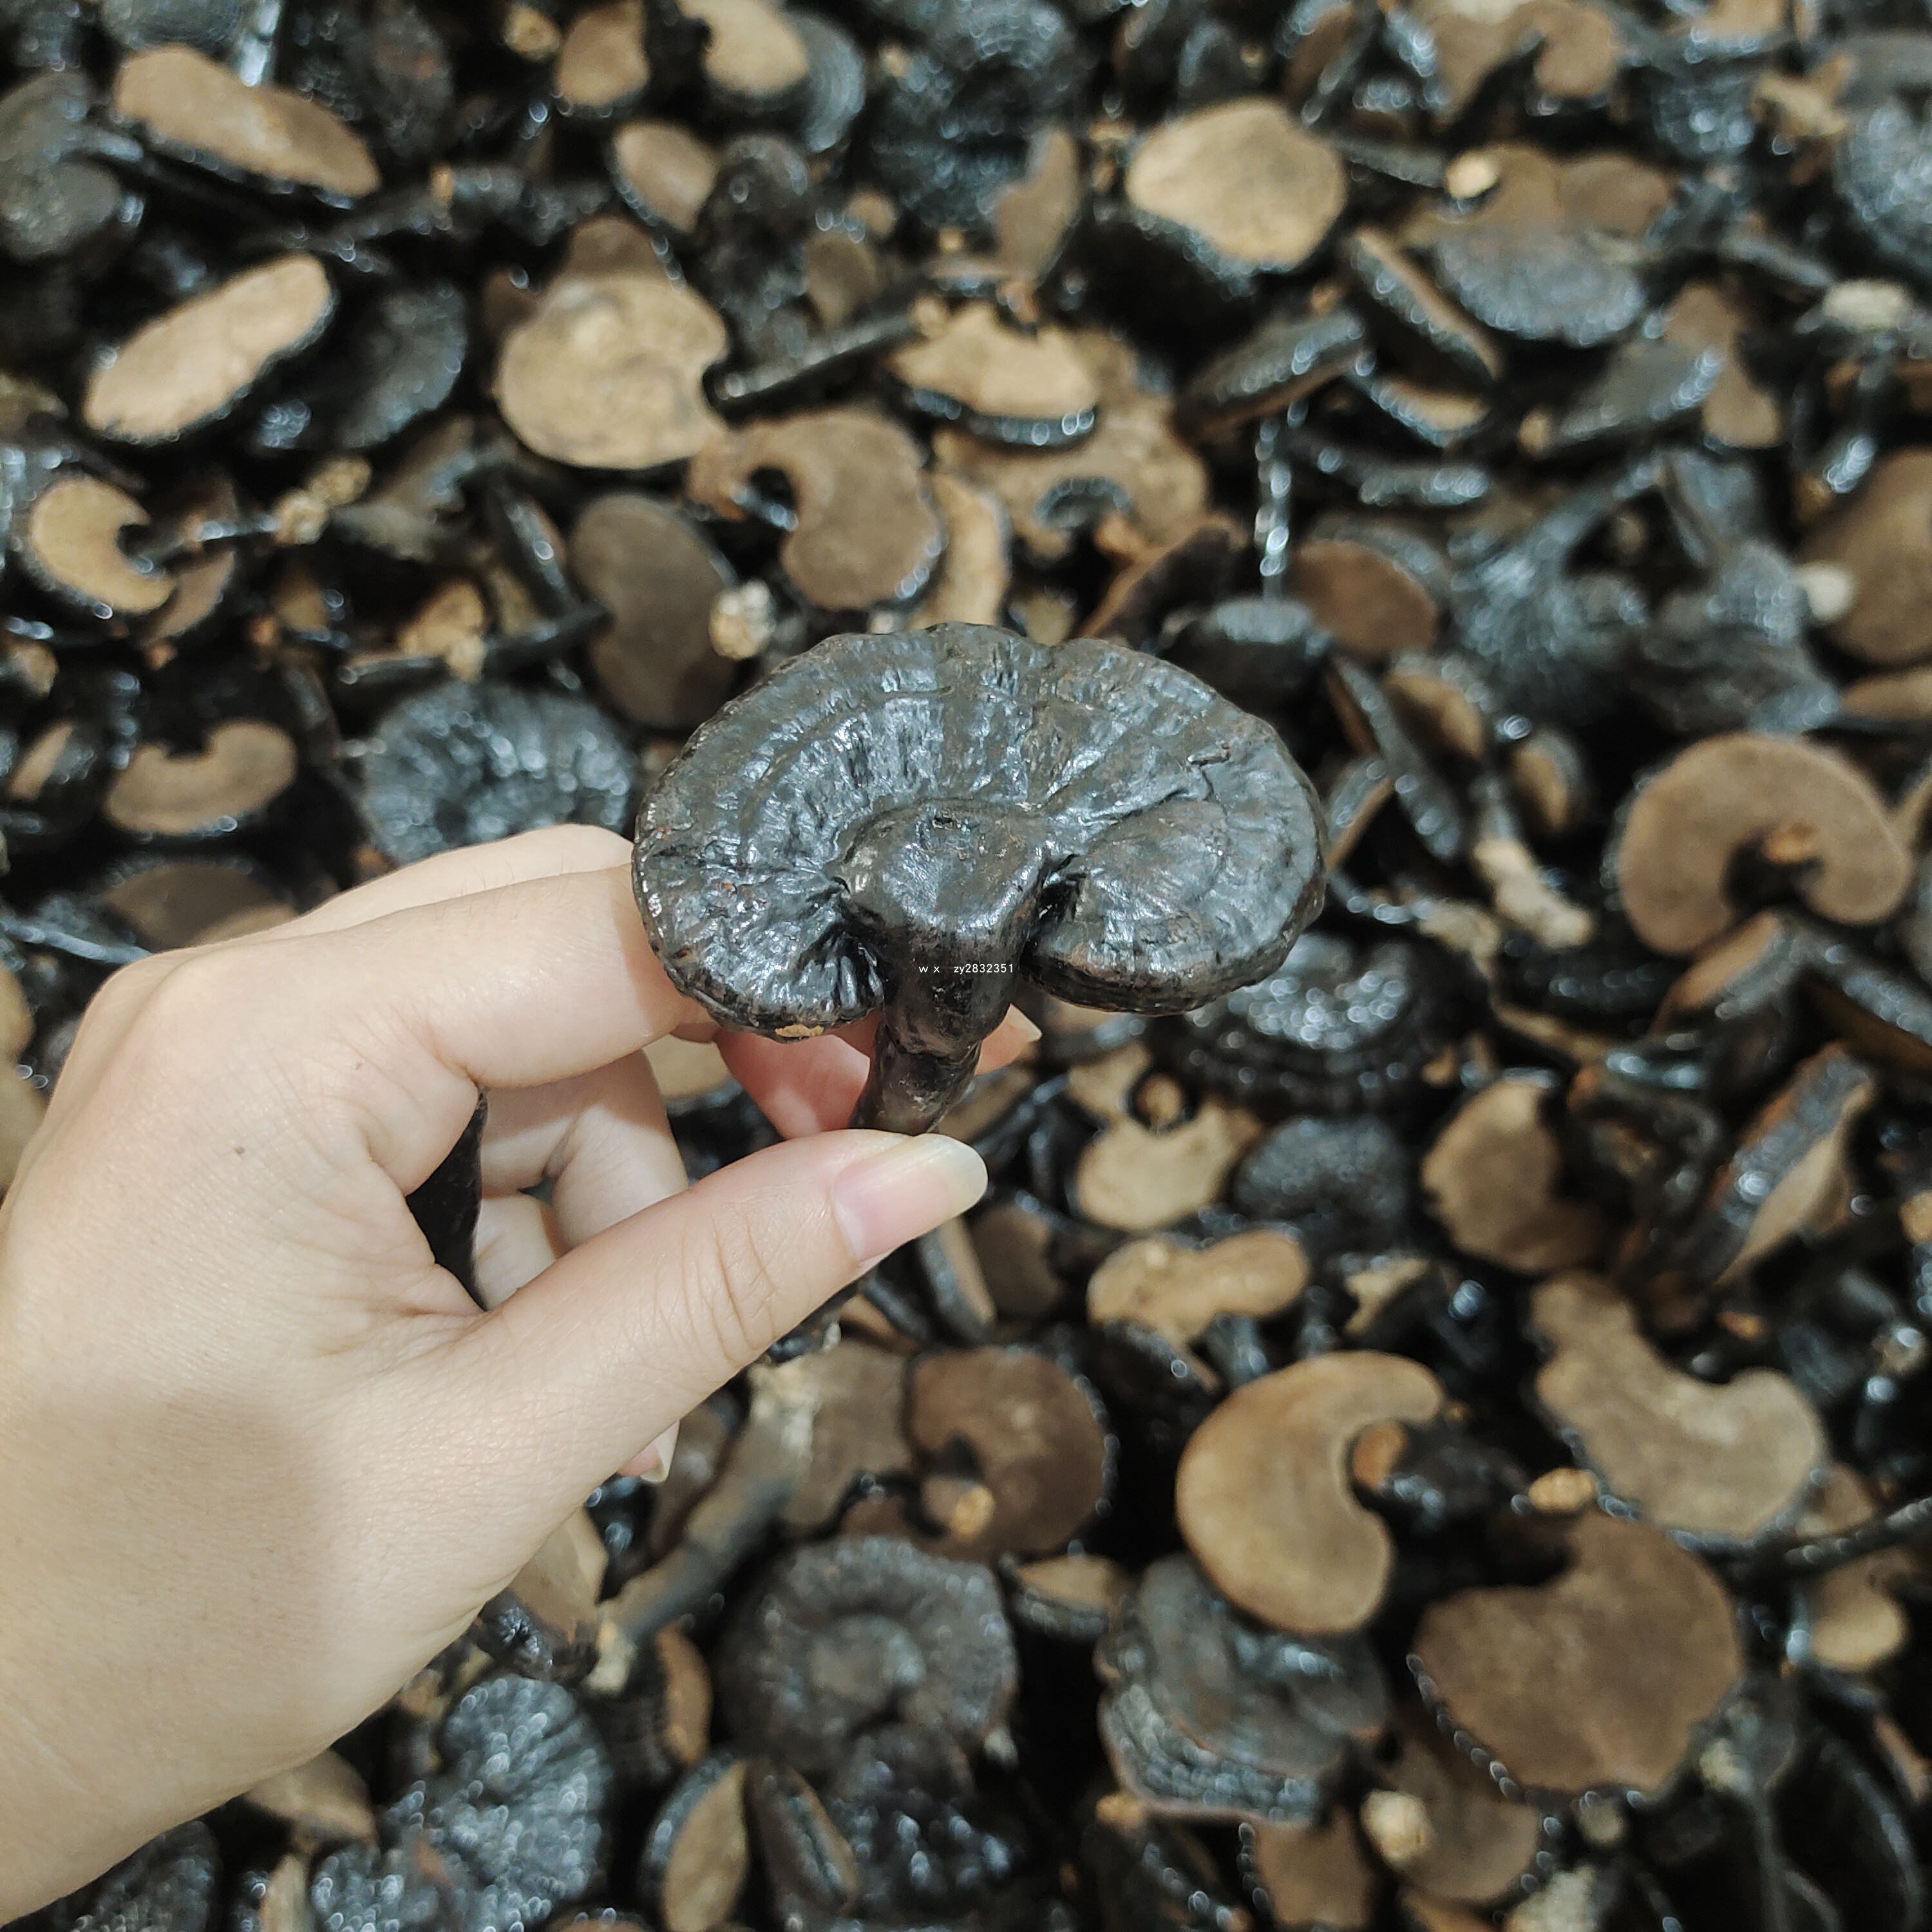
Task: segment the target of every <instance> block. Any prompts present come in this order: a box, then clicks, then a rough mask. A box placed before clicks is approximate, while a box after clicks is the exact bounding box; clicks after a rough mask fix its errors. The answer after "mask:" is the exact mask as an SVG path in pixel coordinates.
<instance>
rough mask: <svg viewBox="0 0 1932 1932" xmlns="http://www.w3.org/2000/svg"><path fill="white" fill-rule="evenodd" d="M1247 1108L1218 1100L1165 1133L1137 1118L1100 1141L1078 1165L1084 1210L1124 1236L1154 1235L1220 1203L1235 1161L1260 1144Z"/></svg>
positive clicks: (1076, 1184) (1076, 1187)
mask: <svg viewBox="0 0 1932 1932" xmlns="http://www.w3.org/2000/svg"><path fill="white" fill-rule="evenodd" d="M1261 1135H1262V1124H1261V1122H1260V1121H1258V1120H1257V1119H1256V1118H1255V1117H1254V1115H1252V1114H1250V1112H1247V1109H1245V1108H1242V1107H1235V1106H1230V1105H1229V1103H1227V1102H1226V1101H1224V1100H1217V1099H1216V1098H1215V1097H1214V1096H1213V1095H1212V1094H1210V1095H1208V1097H1206V1098H1205V1099H1204V1100H1202V1103H1201V1105H1200V1107H1199V1110H1198V1111H1197V1112H1196V1113H1195V1115H1193V1118H1191V1119H1189V1120H1185V1121H1182V1122H1181V1124H1179V1125H1178V1127H1170V1128H1169V1129H1168V1130H1166V1132H1165V1133H1157V1132H1156V1131H1155V1130H1154V1129H1153V1128H1152V1127H1144V1126H1142V1124H1141V1123H1140V1122H1139V1121H1137V1120H1136V1119H1134V1118H1133V1117H1132V1116H1131V1115H1130V1116H1128V1117H1127V1118H1124V1119H1122V1120H1119V1121H1115V1123H1114V1124H1112V1126H1111V1127H1108V1128H1106V1130H1104V1131H1103V1132H1102V1133H1098V1134H1097V1135H1095V1136H1094V1139H1092V1140H1091V1141H1090V1142H1088V1145H1087V1147H1086V1148H1085V1151H1084V1152H1083V1153H1082V1154H1081V1156H1080V1158H1079V1161H1078V1163H1076V1166H1075V1168H1074V1173H1073V1189H1072V1192H1073V1196H1074V1197H1075V1199H1076V1202H1077V1203H1078V1205H1079V1211H1080V1212H1081V1213H1082V1214H1083V1215H1085V1217H1086V1218H1087V1219H1088V1220H1090V1221H1093V1222H1096V1223H1098V1224H1099V1225H1100V1226H1101V1227H1103V1228H1112V1229H1117V1230H1118V1232H1121V1233H1122V1234H1124V1235H1146V1234H1151V1233H1152V1232H1154V1230H1155V1229H1157V1228H1166V1227H1169V1226H1172V1225H1173V1223H1175V1222H1176V1221H1179V1220H1184V1219H1185V1218H1186V1217H1187V1216H1188V1215H1190V1214H1198V1213H1199V1211H1201V1210H1202V1208H1205V1207H1207V1206H1208V1205H1209V1204H1210V1203H1211V1202H1214V1201H1217V1200H1219V1199H1220V1196H1221V1193H1222V1190H1223V1188H1225V1187H1226V1185H1227V1182H1228V1177H1229V1175H1230V1174H1232V1172H1234V1170H1235V1163H1237V1162H1238V1161H1239V1160H1240V1159H1241V1157H1242V1155H1243V1154H1246V1153H1247V1151H1248V1149H1249V1148H1251V1147H1252V1146H1253V1145H1254V1144H1255V1142H1256V1141H1257V1140H1259V1139H1260V1138H1261Z"/></svg>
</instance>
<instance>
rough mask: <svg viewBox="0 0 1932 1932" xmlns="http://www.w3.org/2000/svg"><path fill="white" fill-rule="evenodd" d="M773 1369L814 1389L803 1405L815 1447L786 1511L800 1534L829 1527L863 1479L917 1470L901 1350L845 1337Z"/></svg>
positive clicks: (784, 1518)
mask: <svg viewBox="0 0 1932 1932" xmlns="http://www.w3.org/2000/svg"><path fill="white" fill-rule="evenodd" d="M772 1373H774V1374H775V1375H776V1376H781V1377H783V1378H784V1379H786V1380H787V1382H791V1383H793V1384H794V1385H799V1388H800V1389H801V1391H808V1400H807V1401H806V1402H803V1403H800V1405H799V1406H800V1408H801V1409H808V1412H809V1415H810V1418H811V1450H810V1453H809V1457H808V1460H807V1463H806V1465H805V1472H804V1474H803V1475H802V1477H801V1478H800V1479H799V1484H798V1486H797V1487H796V1490H793V1493H792V1495H791V1497H790V1500H789V1501H787V1503H786V1504H785V1505H784V1508H783V1510H782V1511H780V1513H779V1517H778V1520H779V1521H780V1522H781V1523H783V1524H784V1526H785V1527H786V1528H787V1529H789V1530H790V1531H792V1532H793V1533H794V1534H797V1535H809V1534H811V1532H815V1531H818V1530H822V1529H825V1528H826V1527H827V1526H829V1525H830V1524H831V1523H832V1522H834V1521H835V1520H836V1519H837V1517H838V1512H839V1511H840V1510H841V1508H844V1503H845V1499H846V1498H847V1496H849V1495H850V1493H851V1492H852V1490H853V1488H854V1487H856V1485H857V1484H859V1482H860V1481H862V1480H864V1479H865V1478H879V1477H889V1476H897V1475H909V1474H910V1472H911V1471H912V1469H913V1453H912V1446H911V1445H910V1443H908V1442H907V1439H906V1433H905V1430H904V1427H903V1426H902V1424H901V1415H902V1413H903V1412H904V1407H905V1395H906V1365H905V1364H904V1362H903V1361H901V1360H900V1359H899V1358H898V1357H897V1356H896V1355H887V1354H886V1353H885V1352H884V1351H883V1350H882V1349H872V1348H868V1347H867V1346H865V1344H864V1343H860V1342H853V1341H844V1342H840V1343H838V1344H837V1345H836V1346H834V1347H832V1348H829V1349H822V1350H820V1352H818V1353H817V1354H816V1355H801V1356H800V1357H799V1358H798V1359H797V1360H796V1361H791V1362H787V1363H784V1364H782V1366H781V1367H779V1368H778V1369H776V1370H774V1371H773V1372H772Z"/></svg>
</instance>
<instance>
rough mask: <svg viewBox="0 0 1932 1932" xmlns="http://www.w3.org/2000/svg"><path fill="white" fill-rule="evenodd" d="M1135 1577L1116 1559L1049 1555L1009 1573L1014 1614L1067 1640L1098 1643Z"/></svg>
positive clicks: (1036, 1628) (1042, 1632)
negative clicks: (1115, 1608) (1116, 1606)
mask: <svg viewBox="0 0 1932 1932" xmlns="http://www.w3.org/2000/svg"><path fill="white" fill-rule="evenodd" d="M1132 1584H1133V1578H1132V1577H1130V1576H1129V1575H1128V1574H1127V1571H1124V1569H1122V1568H1121V1566H1120V1565H1119V1564H1118V1563H1116V1562H1115V1561H1114V1560H1113V1559H1112V1557H1109V1556H1089V1555H1087V1554H1085V1553H1078V1554H1075V1555H1072V1556H1043V1557H1041V1558H1040V1559H1038V1560H1037V1562H1032V1563H1022V1564H1020V1565H1017V1566H1016V1567H1015V1568H1013V1570H1012V1571H1010V1572H1009V1573H1007V1588H1008V1590H1009V1592H1010V1598H1009V1601H1010V1604H1011V1606H1012V1609H1013V1616H1014V1618H1015V1619H1016V1621H1018V1622H1020V1623H1022V1624H1024V1625H1025V1626H1026V1628H1028V1630H1031V1631H1037V1632H1038V1633H1039V1634H1040V1635H1042V1636H1043V1637H1054V1638H1056V1639H1058V1640H1059V1641H1061V1642H1062V1643H1079V1644H1094V1643H1099V1642H1100V1639H1101V1638H1102V1637H1104V1636H1106V1633H1107V1625H1108V1622H1109V1619H1111V1618H1112V1615H1113V1613H1114V1607H1115V1605H1116V1604H1118V1603H1119V1601H1121V1597H1122V1596H1123V1595H1124V1593H1125V1592H1127V1590H1128V1589H1130V1587H1131V1586H1132Z"/></svg>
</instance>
